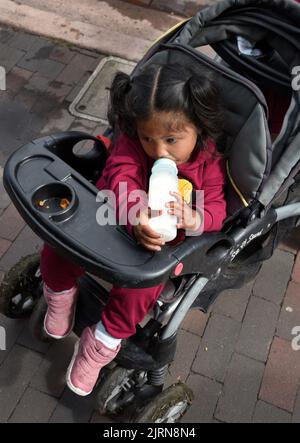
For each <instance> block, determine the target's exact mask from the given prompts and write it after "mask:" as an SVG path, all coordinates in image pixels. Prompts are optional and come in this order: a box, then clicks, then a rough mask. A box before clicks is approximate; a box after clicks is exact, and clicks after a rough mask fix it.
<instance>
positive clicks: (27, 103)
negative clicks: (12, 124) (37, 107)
mask: <svg viewBox="0 0 300 443" xmlns="http://www.w3.org/2000/svg"><path fill="white" fill-rule="evenodd" d="M39 98H40V93H39V92H38V91H35V90H28V89H25V88H24V89H22V91H20V92H19V93H18V94H17V95H16V96H15V98H14V101H15V102H16V103H19V104H20V105H22V106H24V107H25V109H26V110H27V112H29V111H31V109H32V108H33V106H34V104H35V103H36V102H37V100H38V99H39Z"/></svg>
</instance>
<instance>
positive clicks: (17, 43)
mask: <svg viewBox="0 0 300 443" xmlns="http://www.w3.org/2000/svg"><path fill="white" fill-rule="evenodd" d="M37 41H39V37H38V36H36V35H33V34H28V33H27V32H22V31H18V32H17V33H16V34H15V36H14V37H12V38H11V39H10V41H9V46H10V47H12V48H15V49H21V50H23V51H26V52H27V51H30V49H31V48H32V47H33V46H34V45H36V43H37Z"/></svg>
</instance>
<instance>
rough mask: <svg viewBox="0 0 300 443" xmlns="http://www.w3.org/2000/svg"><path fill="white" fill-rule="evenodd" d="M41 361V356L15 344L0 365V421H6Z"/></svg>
mask: <svg viewBox="0 0 300 443" xmlns="http://www.w3.org/2000/svg"><path fill="white" fill-rule="evenodd" d="M40 363H41V356H40V355H39V354H37V353H36V352H33V351H30V350H28V349H26V348H23V347H22V346H19V345H15V346H14V347H13V349H12V351H11V352H10V354H9V356H8V357H7V358H6V359H5V361H4V362H3V364H2V365H1V366H0V398H1V408H0V422H6V421H7V420H8V419H9V417H10V415H11V414H12V412H13V411H14V409H15V407H16V405H17V404H18V403H19V400H20V398H21V397H22V395H23V393H24V391H25V390H26V388H27V385H28V383H29V382H30V380H31V379H32V378H33V377H34V374H35V373H36V371H37V370H38V368H39V365H40Z"/></svg>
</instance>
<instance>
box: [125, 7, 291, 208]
mask: <svg viewBox="0 0 300 443" xmlns="http://www.w3.org/2000/svg"><path fill="white" fill-rule="evenodd" d="M240 37H243V38H244V39H247V40H248V41H250V42H251V43H252V44H253V46H255V45H256V46H257V48H259V49H260V55H259V56H253V55H245V54H243V53H242V52H241V51H240V48H239V45H238V38H240ZM299 42H300V5H298V4H297V3H295V2H294V1H293V0H238V1H237V0H223V1H220V2H218V3H216V4H214V5H212V6H210V7H208V8H205V9H203V10H201V11H200V12H199V13H198V14H197V15H196V16H194V17H193V18H192V19H190V20H188V21H187V22H186V23H185V24H183V25H181V26H180V27H179V29H176V30H172V31H171V32H170V33H169V34H167V35H166V36H164V37H163V38H162V39H161V40H160V41H159V42H157V43H156V44H155V45H154V47H153V48H152V49H151V50H150V51H149V52H148V53H147V54H146V56H145V57H144V59H143V60H142V61H141V62H140V63H139V65H138V66H137V68H136V69H135V71H134V73H133V75H135V74H136V73H137V72H139V69H140V68H141V67H142V66H144V65H145V64H148V63H172V64H176V63H179V64H188V63H198V64H199V63H200V64H203V65H205V66H206V67H209V68H211V69H212V70H214V72H215V73H216V74H217V75H216V77H217V83H218V84H219V87H220V90H221V91H222V95H223V102H224V105H225V132H226V135H227V143H228V147H229V151H230V155H229V160H228V173H229V176H230V179H231V184H232V185H233V188H234V190H235V191H236V193H237V194H238V195H239V197H240V198H241V200H242V201H243V203H244V205H245V206H247V205H249V204H251V203H253V202H254V201H255V202H257V201H259V202H260V203H261V204H263V205H264V206H269V205H271V204H272V202H273V201H274V199H276V197H277V196H278V195H279V194H281V192H282V190H283V189H285V188H286V187H287V186H288V185H290V184H291V182H292V181H293V177H294V175H295V174H296V173H297V172H298V168H299V169H300V166H299V164H300V161H299V160H300V149H299V146H300V134H299V120H300V113H299V99H300V44H299ZM206 45H210V46H211V47H212V48H213V49H214V50H215V52H216V53H217V54H218V55H219V59H218V58H217V59H215V60H212V59H210V58H209V57H208V56H206V55H205V54H203V53H202V52H201V47H203V46H206ZM199 48H200V51H199ZM297 75H298V78H297ZM297 80H298V81H297ZM266 87H267V88H271V89H273V91H274V94H275V95H276V91H278V90H280V91H281V93H283V92H284V93H286V94H287V95H291V96H292V99H291V104H290V108H289V110H288V112H287V114H286V116H285V119H284V122H283V126H282V129H281V133H280V135H279V136H278V138H277V139H276V141H275V143H274V144H273V145H272V142H271V137H270V132H269V128H268V122H267V119H268V108H267V104H266V100H265V98H264V95H263V94H262V92H261V89H260V88H266Z"/></svg>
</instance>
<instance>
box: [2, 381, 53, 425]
mask: <svg viewBox="0 0 300 443" xmlns="http://www.w3.org/2000/svg"><path fill="white" fill-rule="evenodd" d="M56 405H57V399H55V398H53V397H50V396H49V395H47V394H44V393H43V392H39V391H36V390H35V389H31V388H27V389H26V391H25V393H24V395H23V397H22V398H21V401H20V403H19V404H18V405H17V407H16V409H15V410H14V412H13V414H12V416H11V417H10V419H9V420H8V422H9V423H48V421H49V420H50V417H51V415H52V413H53V411H54V409H55V407H56Z"/></svg>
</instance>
